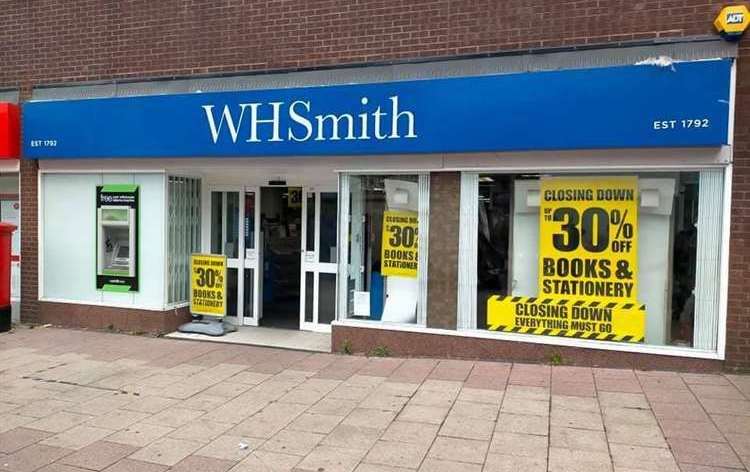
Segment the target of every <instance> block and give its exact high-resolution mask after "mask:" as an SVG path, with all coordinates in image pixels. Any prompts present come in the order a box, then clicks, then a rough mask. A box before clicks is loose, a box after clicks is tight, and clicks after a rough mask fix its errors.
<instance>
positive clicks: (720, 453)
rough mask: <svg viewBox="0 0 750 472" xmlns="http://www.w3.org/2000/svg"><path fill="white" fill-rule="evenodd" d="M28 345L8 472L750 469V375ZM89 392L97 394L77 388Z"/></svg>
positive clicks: (11, 391)
mask: <svg viewBox="0 0 750 472" xmlns="http://www.w3.org/2000/svg"><path fill="white" fill-rule="evenodd" d="M22 333H23V340H22V345H23V347H19V346H20V345H21V344H18V343H20V341H17V339H20V338H14V339H13V341H14V342H13V343H9V344H7V345H5V344H3V343H2V342H0V362H2V363H3V365H4V367H5V369H4V370H3V372H1V373H0V472H4V471H13V472H26V471H28V472H83V471H88V472H90V471H104V472H187V471H202V472H256V471H274V472H276V471H287V472H322V471H324V472H449V471H450V472H510V471H513V472H515V471H524V472H526V471H528V472H537V471H539V472H542V471H543V472H568V471H570V472H587V471H611V472H677V471H682V472H731V471H739V470H746V467H747V466H748V464H750V376H744V375H736V374H732V375H725V374H721V373H718V374H691V373H675V372H666V371H661V372H653V371H634V370H631V369H600V368H589V367H571V366H549V365H540V364H510V363H499V362H498V363H495V362H484V361H463V360H436V359H397V358H365V357H360V356H344V355H338V354H331V353H311V352H300V351H293V350H288V349H274V348H268V347H249V346H241V345H221V344H211V345H210V346H208V347H207V344H205V343H197V342H188V341H183V340H180V341H175V340H168V339H148V338H140V337H128V336H124V335H115V334H108V333H97V332H86V331H73V330H63V329H45V330H35V331H33V332H32V331H30V330H28V331H22ZM5 336H7V335H5V334H0V341H2V340H3V338H4V337H5ZM30 374H34V376H36V377H34V378H29V375H30ZM37 377H38V378H37ZM73 381H75V382H82V383H85V384H80V385H79V384H74V383H65V382H73Z"/></svg>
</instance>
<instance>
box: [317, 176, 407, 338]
mask: <svg viewBox="0 0 750 472" xmlns="http://www.w3.org/2000/svg"><path fill="white" fill-rule="evenodd" d="M349 183H350V186H349V189H350V190H349V191H350V198H351V203H350V228H349V235H350V237H349V245H350V247H349V267H348V276H349V278H350V281H349V284H348V285H349V288H350V293H348V294H347V298H348V300H349V313H348V316H349V317H353V318H365V319H371V320H383V321H389V322H397V323H415V322H416V319H417V318H416V316H417V299H418V297H419V284H418V277H417V274H418V269H419V268H418V266H417V261H418V247H417V246H418V245H417V236H418V234H419V220H418V209H419V185H418V176H416V175H391V176H381V175H367V176H356V177H355V176H352V177H350V180H349ZM332 195H333V196H335V194H332ZM329 202H330V203H331V204H332V205H335V202H336V201H335V199H331V200H329ZM334 208H335V206H334ZM321 213H322V210H321ZM334 214H335V212H334ZM334 225H335V223H334ZM384 233H385V234H384ZM334 244H335V242H334ZM334 252H335V251H334ZM329 254H330V249H329ZM352 282H353V283H352ZM352 286H353V287H352ZM352 289H353V290H352ZM329 316H330V315H329Z"/></svg>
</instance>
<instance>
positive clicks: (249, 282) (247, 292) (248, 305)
mask: <svg viewBox="0 0 750 472" xmlns="http://www.w3.org/2000/svg"><path fill="white" fill-rule="evenodd" d="M254 272H255V271H254V270H253V269H245V288H244V294H243V299H244V300H243V303H242V306H243V307H244V308H243V310H244V311H243V316H245V317H247V318H251V317H252V316H253V310H254V307H253V305H254V303H255V284H254V283H253V274H254Z"/></svg>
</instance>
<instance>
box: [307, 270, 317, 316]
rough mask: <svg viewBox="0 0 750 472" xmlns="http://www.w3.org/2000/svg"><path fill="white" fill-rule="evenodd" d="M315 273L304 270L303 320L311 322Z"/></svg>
mask: <svg viewBox="0 0 750 472" xmlns="http://www.w3.org/2000/svg"><path fill="white" fill-rule="evenodd" d="M314 281H315V273H314V272H305V321H306V322H308V323H312V322H313V297H314V295H315V286H314V283H315V282H314Z"/></svg>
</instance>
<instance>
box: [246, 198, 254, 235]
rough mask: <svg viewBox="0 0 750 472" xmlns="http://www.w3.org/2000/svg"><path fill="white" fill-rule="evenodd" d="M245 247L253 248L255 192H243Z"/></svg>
mask: <svg viewBox="0 0 750 472" xmlns="http://www.w3.org/2000/svg"><path fill="white" fill-rule="evenodd" d="M245 249H255V192H245Z"/></svg>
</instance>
